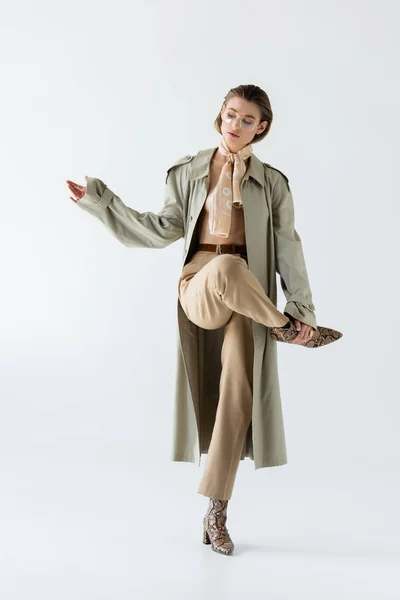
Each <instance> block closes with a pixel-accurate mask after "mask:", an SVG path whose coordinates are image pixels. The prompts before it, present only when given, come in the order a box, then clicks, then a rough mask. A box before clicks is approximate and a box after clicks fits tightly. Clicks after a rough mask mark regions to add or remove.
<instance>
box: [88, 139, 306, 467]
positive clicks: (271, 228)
mask: <svg viewBox="0 0 400 600" xmlns="http://www.w3.org/2000/svg"><path fill="white" fill-rule="evenodd" d="M215 150H216V147H213V148H209V149H206V150H201V151H200V152H198V153H197V154H196V155H187V156H183V157H182V158H180V159H179V160H177V161H176V162H175V163H174V164H173V165H171V167H170V168H169V169H168V170H167V174H166V185H165V195H164V206H163V207H162V209H161V210H160V211H159V212H158V214H155V213H152V212H143V213H140V212H138V211H136V210H135V209H134V208H131V207H128V206H126V205H125V204H124V203H123V201H122V200H121V198H119V197H118V196H117V195H116V194H115V193H114V192H113V191H111V190H110V189H109V188H108V187H107V186H106V184H105V183H103V182H102V181H101V180H100V179H97V178H94V177H89V178H88V181H87V190H86V194H85V195H84V196H83V198H81V200H79V202H78V203H77V205H78V206H80V207H81V208H82V209H83V210H85V211H86V212H88V213H90V214H92V215H93V216H95V217H96V218H98V219H99V220H100V221H101V222H102V223H103V224H104V225H105V226H106V227H107V228H108V229H109V230H110V231H111V233H112V234H113V235H114V236H115V237H116V238H117V239H118V240H119V241H120V242H122V243H123V244H124V245H125V246H127V247H131V248H144V247H146V248H164V247H165V246H167V245H169V244H171V243H172V242H174V241H176V240H178V239H180V238H182V237H183V238H184V241H185V244H184V252H183V260H182V268H183V266H184V265H185V264H186V263H187V262H188V261H189V260H190V258H191V256H192V254H193V252H194V251H195V246H196V243H197V233H198V230H197V228H196V225H197V220H198V217H199V215H200V212H201V210H202V207H203V204H204V202H205V199H206V196H207V189H208V185H209V177H210V172H209V171H210V161H211V158H212V155H213V153H214V151H215ZM241 190H242V198H243V209H244V218H245V233H246V243H247V255H248V265H249V268H250V270H251V271H252V272H253V273H254V275H255V276H256V277H257V279H258V280H259V281H260V283H261V284H262V286H263V288H264V290H265V292H266V294H267V295H268V296H269V298H270V299H271V300H272V301H273V303H274V304H275V305H276V302H277V285H276V281H277V275H276V274H277V273H278V274H279V275H280V283H281V286H282V290H283V293H284V295H285V298H286V305H285V307H284V310H283V311H282V312H285V313H288V314H290V315H292V316H293V317H295V318H297V319H299V320H300V321H303V322H304V323H307V324H309V325H312V326H313V327H314V328H316V327H317V323H316V317H315V307H314V304H313V302H312V295H311V290H310V285H309V280H308V275H307V270H306V265H305V261H304V256H303V250H302V243H301V239H300V237H299V235H298V233H297V231H296V229H295V226H294V206H293V198H292V193H291V190H290V188H289V182H288V179H287V178H286V176H285V175H284V174H283V173H281V172H280V171H279V170H278V169H275V168H274V167H272V166H271V165H269V164H267V163H263V162H262V161H261V160H259V159H258V158H257V157H256V155H255V154H254V153H253V154H252V155H251V156H250V164H249V168H248V169H247V171H246V174H245V176H244V178H243V180H242V183H241ZM177 292H178V290H177ZM252 326H253V339H254V363H253V364H254V366H253V414H252V422H251V424H250V426H249V429H248V432H247V437H246V441H245V444H244V447H243V451H242V456H241V460H243V459H244V458H245V457H248V458H250V459H252V460H253V461H254V467H255V469H259V468H262V467H272V466H278V465H284V464H286V463H287V453H286V443H285V433H284V425H283V415H282V406H281V397H280V389H279V379H278V365H277V342H276V341H275V340H273V339H272V337H271V336H270V335H269V333H268V331H269V330H268V328H267V327H266V326H265V325H262V324H260V323H257V322H255V321H253V322H252ZM223 332H224V328H223V327H222V328H220V329H216V330H206V329H202V328H200V327H198V326H197V325H195V324H194V323H192V322H191V321H189V319H188V318H187V317H186V315H185V313H184V311H183V309H182V307H181V304H180V301H179V298H178V299H177V364H176V387H175V409H174V419H173V436H172V438H173V439H172V451H171V460H174V461H186V462H194V463H197V464H198V465H200V459H201V454H203V453H207V451H208V447H209V443H210V439H211V435H212V429H213V424H214V420H215V414H216V409H217V403H218V392H219V378H220V373H221V364H220V357H221V346H222V341H223Z"/></svg>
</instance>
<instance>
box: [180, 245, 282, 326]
mask: <svg viewBox="0 0 400 600" xmlns="http://www.w3.org/2000/svg"><path fill="white" fill-rule="evenodd" d="M198 260H200V261H201V260H203V255H202V254H201V253H199V255H198V257H195V260H194V265H195V268H196V261H198ZM207 260H208V259H207V258H206V261H207ZM197 266H198V267H200V264H199V263H198V262H197ZM190 268H191V267H189V269H190ZM180 300H181V304H182V308H183V310H184V311H185V313H186V315H187V317H188V319H190V320H191V321H192V322H193V323H195V324H196V325H198V326H199V327H202V328H203V329H218V328H219V327H222V326H224V325H225V324H226V323H227V322H228V321H229V319H230V318H231V316H232V313H233V312H238V313H240V314H242V315H244V316H246V317H249V318H250V319H253V320H254V321H256V322H258V323H263V324H264V325H266V326H267V327H281V326H282V325H285V324H286V323H287V322H288V320H289V319H288V317H287V316H286V315H284V314H283V313H281V312H280V311H279V310H278V309H277V308H276V306H275V305H274V304H273V302H272V301H271V300H270V298H268V296H267V295H266V293H265V291H264V288H263V287H262V285H261V283H260V282H259V281H258V279H257V277H256V276H255V275H254V274H253V273H252V272H251V271H250V269H249V266H248V264H247V263H246V261H245V260H244V259H243V258H241V257H240V256H239V255H236V254H220V255H217V256H213V257H212V259H211V260H208V262H205V264H203V265H202V266H201V268H199V270H198V271H197V272H196V273H195V275H194V276H192V277H191V278H190V279H189V280H186V279H184V280H183V281H182V282H181V284H180Z"/></svg>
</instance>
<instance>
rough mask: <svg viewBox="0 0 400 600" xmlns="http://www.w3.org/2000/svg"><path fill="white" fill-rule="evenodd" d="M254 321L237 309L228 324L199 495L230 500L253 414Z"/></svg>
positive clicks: (225, 331)
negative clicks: (237, 311) (214, 413)
mask: <svg viewBox="0 0 400 600" xmlns="http://www.w3.org/2000/svg"><path fill="white" fill-rule="evenodd" d="M253 357H254V346H253V329H252V320H251V319H250V318H249V317H245V316H244V315H241V314H240V313H236V312H233V313H232V316H231V317H230V319H229V321H228V323H227V324H226V325H225V330H224V341H223V345H222V351H221V362H222V371H221V379H220V388H219V400H218V407H217V413H216V417H215V423H214V429H213V433H212V438H211V442H210V446H209V449H208V454H207V460H206V464H205V470H204V475H203V477H202V480H201V482H200V486H199V489H198V493H199V494H203V495H204V496H209V497H210V498H218V499H220V500H229V499H230V498H231V496H232V489H233V485H234V481H235V477H236V473H237V469H238V466H239V462H240V457H241V454H242V450H243V444H244V442H245V439H246V434H247V430H248V427H249V425H250V422H251V417H252V406H253Z"/></svg>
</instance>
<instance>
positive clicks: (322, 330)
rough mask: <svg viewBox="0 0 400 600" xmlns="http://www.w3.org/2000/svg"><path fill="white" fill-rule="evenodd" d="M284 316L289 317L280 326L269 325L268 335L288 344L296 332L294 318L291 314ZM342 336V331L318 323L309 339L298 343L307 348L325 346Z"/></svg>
mask: <svg viewBox="0 0 400 600" xmlns="http://www.w3.org/2000/svg"><path fill="white" fill-rule="evenodd" d="M286 316H287V317H288V318H289V322H288V323H286V324H285V325H283V326H282V327H271V328H270V335H271V337H272V338H273V339H274V340H275V341H277V342H287V343H288V344H291V343H292V342H293V340H294V338H295V337H296V336H297V333H298V332H297V329H296V326H295V322H294V318H293V317H292V316H291V315H286ZM342 336H343V333H341V332H340V331H336V329H330V328H329V327H324V326H323V325H318V326H317V330H316V331H314V335H313V336H312V337H311V338H310V339H309V340H307V341H306V342H303V343H302V344H299V345H300V346H306V347H307V348H319V347H320V346H326V345H327V344H331V343H332V342H336V340H339V339H340V338H341V337H342Z"/></svg>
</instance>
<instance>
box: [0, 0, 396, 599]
mask: <svg viewBox="0 0 400 600" xmlns="http://www.w3.org/2000/svg"><path fill="white" fill-rule="evenodd" d="M399 17H400V10H399V7H398V3H396V2H388V1H381V2H379V3H375V2H361V1H355V0H352V1H349V0H347V1H346V2H345V1H336V2H333V1H326V2H317V1H310V0H306V1H303V2H295V1H293V0H292V1H284V2H279V3H278V2H266V3H261V2H254V1H250V2H246V3H242V2H229V3H228V2H222V1H213V2H208V1H205V2H201V3H200V2H197V3H194V2H188V1H186V2H184V1H177V0H171V1H169V2H161V1H160V0H158V1H156V2H154V1H153V2H152V1H150V2H149V1H148V0H147V1H146V2H135V3H134V2H127V1H124V2H122V1H120V2H116V1H115V0H114V1H113V2H104V1H103V2H94V1H92V2H88V1H86V2H82V1H81V2H79V3H78V2H74V1H72V2H68V3H64V4H63V5H62V4H60V3H58V2H57V3H50V2H43V1H42V2H35V3H33V2H32V3H30V2H19V3H16V4H13V5H11V4H8V6H7V8H3V10H2V20H1V25H0V34H1V35H0V37H1V39H0V44H1V84H2V85H1V87H2V93H1V95H0V108H1V147H0V151H1V166H2V176H1V183H2V198H1V218H0V244H1V248H0V250H1V257H2V261H1V265H2V267H1V296H0V318H1V323H0V326H1V338H0V339H1V355H0V395H1V403H0V410H1V414H0V594H1V596H2V598H4V600H17V599H18V600H22V599H23V600H25V599H27V598H29V599H30V600H36V599H38V600H39V599H40V600H47V599H49V600H50V599H51V600H54V599H55V598H57V600H67V599H68V600H70V599H71V598H74V600H92V599H93V600H103V599H107V600H108V599H110V600H111V599H112V600H125V599H130V598H135V599H136V598H137V599H139V600H142V599H147V598H153V597H154V598H162V599H164V598H168V599H169V598H174V599H186V598H188V597H191V598H193V599H194V598H202V599H204V598H205V597H206V595H207V594H210V593H212V595H213V596H215V597H228V596H229V597H230V598H241V599H243V598H244V597H245V596H246V597H247V596H248V595H251V596H252V597H258V596H259V595H261V594H262V595H265V596H266V597H268V598H270V599H275V598H279V599H281V598H285V599H286V598H296V599H298V598H300V597H304V598H307V600H311V599H314V598H315V599H318V600H320V599H321V598H323V599H324V600H328V599H330V598H335V599H336V598H340V599H341V600H343V599H352V600H354V599H355V598H357V599H358V598H360V599H361V598H362V599H363V600H367V599H370V598H371V599H372V598H377V599H378V598H379V599H383V598H385V599H386V598H393V599H394V598H398V597H399V595H400V582H399V572H398V569H396V567H397V566H398V560H399V558H400V523H399V517H398V506H399V500H400V498H399V496H400V494H399V481H398V463H399V458H400V452H399V436H398V431H399V417H400V409H399V394H398V358H399V353H398V336H399V334H398V326H397V323H398V310H397V303H398V298H399V295H398V291H399V285H398V270H399V268H398V257H399V251H398V220H399V210H398V204H399V193H398V187H397V179H398V160H399V144H398V137H399V133H400V131H399V125H400V119H399V100H400V98H399V96H400V94H399V80H398V72H399V64H398V61H397V60H396V58H397V57H398V56H399V50H400V48H399V42H398V35H397V33H398V28H397V23H398V19H399ZM247 83H254V84H256V85H259V86H260V87H261V88H263V89H264V90H265V91H266V92H267V93H268V95H269V96H270V100H271V103H272V108H273V111H274V120H273V124H272V128H271V131H270V134H269V135H268V136H267V138H266V139H265V140H263V141H262V142H261V143H260V144H255V145H254V152H255V154H256V155H257V156H258V157H259V158H260V159H261V160H263V161H265V162H268V163H270V164H272V165H274V166H276V167H277V168H279V169H280V170H282V171H283V172H285V173H286V174H287V175H288V177H289V180H290V184H291V188H292V191H293V196H294V201H295V211H296V228H297V230H298V232H299V233H300V236H301V238H302V241H303V249H304V253H305V258H306V263H307V268H308V273H309V278H310V283H311V288H312V292H313V300H314V303H315V305H316V314H317V319H318V323H319V324H321V325H326V326H329V327H334V328H336V329H339V330H340V331H342V332H343V334H344V335H343V338H342V339H341V340H340V341H339V342H337V343H335V344H332V345H331V346H329V347H325V348H321V349H320V350H314V351H311V350H307V349H304V348H301V347H297V346H290V345H286V344H279V365H280V381H281V393H282V403H283V410H284V419H285V431H286V438H287V447H288V461H289V462H288V464H287V465H285V467H284V468H274V469H272V468H271V469H260V470H258V471H257V472H255V471H254V465H253V462H252V461H249V460H246V461H244V463H243V462H242V463H241V464H240V467H239V471H238V476H237V480H236V484H235V489H234V495H233V498H232V500H231V502H230V506H229V509H228V523H227V525H228V529H229V531H230V534H231V536H232V539H233V540H234V542H235V544H236V549H235V554H234V556H233V557H223V556H220V555H218V554H216V553H214V552H212V551H211V550H210V546H205V545H203V544H202V543H201V539H202V535H201V525H202V523H201V522H202V517H203V514H204V513H205V510H206V507H207V499H206V498H205V497H204V496H201V495H199V494H197V486H198V482H199V480H200V476H201V470H199V469H198V468H197V466H196V465H193V464H191V463H176V462H172V461H171V460H170V446H171V435H172V409H173V402H174V381H175V357H176V302H177V289H176V285H177V281H178V277H179V275H180V269H181V260H182V254H183V240H179V241H178V242H176V243H175V244H173V245H171V246H169V247H168V248H166V249H164V250H163V251H162V252H161V251H160V250H150V249H128V248H126V247H124V246H123V245H122V244H120V243H119V242H118V241H117V240H116V239H115V238H114V237H113V236H112V235H111V234H110V232H108V231H107V230H106V229H105V227H104V226H103V225H102V224H101V223H100V222H97V221H96V219H95V218H93V217H92V216H90V215H88V214H87V213H84V212H83V211H82V210H80V208H79V207H78V206H76V205H75V204H74V203H73V202H72V201H71V200H70V199H69V190H68V188H67V186H66V184H65V181H66V179H71V180H73V181H75V182H77V183H80V184H82V185H84V184H85V181H84V175H89V176H93V177H98V178H100V179H102V180H103V181H104V182H106V184H107V185H108V186H109V187H110V188H111V189H112V190H113V191H115V193H117V194H118V195H119V196H120V197H121V198H122V199H123V200H124V202H125V203H126V204H127V205H129V206H132V207H134V208H136V209H137V210H141V211H148V210H151V211H154V212H157V211H158V210H159V209H160V208H161V206H162V202H163V193H164V182H165V175H166V170H167V168H168V167H169V166H170V165H171V164H172V163H173V162H175V160H176V159H177V158H179V157H180V156H183V155H185V154H195V153H196V152H198V151H199V150H200V149H204V148H209V147H211V146H217V145H218V143H219V140H220V135H219V134H218V133H217V132H216V131H215V129H214V128H213V121H214V119H215V117H216V115H217V113H218V111H219V109H220V107H221V104H222V101H223V97H224V95H225V94H226V93H227V92H228V91H229V89H230V88H232V87H235V86H237V85H240V84H247ZM283 305H284V298H283V294H282V293H281V290H280V296H279V303H278V306H279V307H280V308H281V309H282V308H283ZM203 461H204V456H203ZM202 465H203V463H202Z"/></svg>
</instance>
